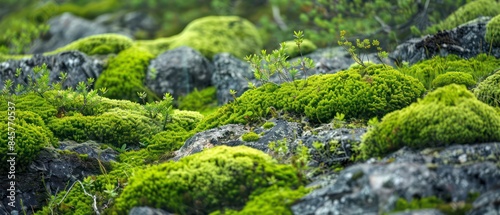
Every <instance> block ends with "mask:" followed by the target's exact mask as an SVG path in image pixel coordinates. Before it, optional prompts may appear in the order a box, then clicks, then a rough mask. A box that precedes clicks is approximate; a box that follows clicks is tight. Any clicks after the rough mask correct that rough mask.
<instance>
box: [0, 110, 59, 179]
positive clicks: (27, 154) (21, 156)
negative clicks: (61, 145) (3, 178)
mask: <svg viewBox="0 0 500 215" xmlns="http://www.w3.org/2000/svg"><path fill="white" fill-rule="evenodd" d="M9 113H12V112H11V111H9V112H8V111H0V117H2V121H1V123H0V137H1V139H0V158H1V159H2V160H4V161H7V160H8V159H9V158H10V156H9V155H7V153H17V155H16V156H15V157H16V168H18V169H21V170H22V169H24V168H25V167H28V166H29V165H30V163H31V161H33V159H35V158H36V156H37V155H38V152H40V149H42V147H46V146H51V145H54V146H56V144H57V140H56V139H55V138H54V136H53V134H52V132H51V131H50V130H49V129H47V128H46V127H45V123H44V122H43V120H42V118H41V117H40V116H38V115H37V114H36V113H33V112H31V111H20V110H15V111H14V112H13V113H14V114H15V115H10V114H9ZM9 119H10V120H9ZM9 133H10V135H9ZM9 143H10V144H9ZM11 147H13V148H11ZM10 149H13V151H11V150H10ZM7 168H8V166H7V165H2V167H1V168H0V171H1V172H3V171H5V170H7Z"/></svg>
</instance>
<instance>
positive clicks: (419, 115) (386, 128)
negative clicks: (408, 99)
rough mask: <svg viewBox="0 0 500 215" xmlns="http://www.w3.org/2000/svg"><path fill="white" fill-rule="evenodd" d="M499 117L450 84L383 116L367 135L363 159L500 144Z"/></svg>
mask: <svg viewBox="0 0 500 215" xmlns="http://www.w3.org/2000/svg"><path fill="white" fill-rule="evenodd" d="M498 131H500V116H499V115H498V114H497V112H496V111H495V109H494V108H492V107H491V106H488V105H486V104H484V103H482V102H480V101H479V100H477V99H476V97H475V96H474V94H472V93H471V92H469V91H468V90H467V89H466V88H465V87H464V86H461V85H456V84H451V85H448V86H445V87H441V88H438V89H437V90H435V91H434V92H431V93H429V94H428V95H427V96H426V97H425V98H424V99H423V100H420V101H419V102H417V103H415V104H412V105H411V106H409V107H407V108H404V109H402V110H398V111H394V112H392V113H390V114H387V115H386V116H384V118H383V119H382V121H381V122H380V123H379V124H378V125H376V126H375V127H374V128H373V129H370V130H369V131H368V133H367V134H366V135H365V137H364V140H363V142H362V143H361V145H360V151H361V157H362V158H365V159H367V158H370V157H376V156H383V155H385V154H387V153H390V152H393V151H396V150H398V149H400V148H402V147H403V146H407V147H410V148H415V149H422V148H426V147H439V146H446V145H450V144H474V143H481V142H493V141H500V132H498Z"/></svg>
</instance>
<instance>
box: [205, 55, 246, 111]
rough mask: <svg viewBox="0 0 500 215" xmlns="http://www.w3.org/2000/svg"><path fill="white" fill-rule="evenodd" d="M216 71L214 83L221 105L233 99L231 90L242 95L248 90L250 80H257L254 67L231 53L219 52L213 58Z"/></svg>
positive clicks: (218, 101) (213, 76) (213, 77)
mask: <svg viewBox="0 0 500 215" xmlns="http://www.w3.org/2000/svg"><path fill="white" fill-rule="evenodd" d="M213 64H214V68H215V69H214V73H213V75H212V83H213V85H214V86H215V88H216V89H217V103H218V104H219V105H223V104H226V103H228V102H230V101H233V97H232V96H231V94H229V90H236V92H237V94H236V96H237V97H238V96H241V94H243V93H244V92H245V91H247V90H248V82H249V81H252V82H255V80H254V76H253V69H252V68H251V67H250V65H249V64H248V63H247V62H244V61H242V60H240V59H238V58H236V57H234V56H232V55H231V54H229V53H221V54H217V55H215V56H214V58H213Z"/></svg>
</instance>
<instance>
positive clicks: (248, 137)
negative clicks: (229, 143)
mask: <svg viewBox="0 0 500 215" xmlns="http://www.w3.org/2000/svg"><path fill="white" fill-rule="evenodd" d="M241 139H242V140H243V141H245V142H255V141H257V140H259V139H260V136H259V135H258V134H256V133H255V132H248V133H245V134H243V135H241Z"/></svg>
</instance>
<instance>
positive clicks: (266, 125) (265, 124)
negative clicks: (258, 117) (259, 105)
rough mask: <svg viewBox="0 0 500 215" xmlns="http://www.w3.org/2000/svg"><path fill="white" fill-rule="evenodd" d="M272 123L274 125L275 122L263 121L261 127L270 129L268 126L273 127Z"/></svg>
mask: <svg viewBox="0 0 500 215" xmlns="http://www.w3.org/2000/svg"><path fill="white" fill-rule="evenodd" d="M274 125H275V124H274V122H266V123H264V124H263V125H262V127H263V128H264V129H270V128H272V127H274Z"/></svg>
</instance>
